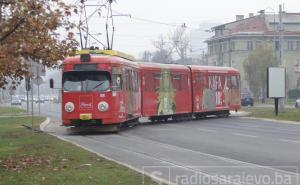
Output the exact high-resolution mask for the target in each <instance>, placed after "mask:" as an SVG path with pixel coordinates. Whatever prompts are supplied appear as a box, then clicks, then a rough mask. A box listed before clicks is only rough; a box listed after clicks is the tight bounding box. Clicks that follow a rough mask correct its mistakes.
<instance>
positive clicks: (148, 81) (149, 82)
mask: <svg viewBox="0 0 300 185" xmlns="http://www.w3.org/2000/svg"><path fill="white" fill-rule="evenodd" d="M154 89H155V87H154V80H153V76H152V73H145V91H147V92H152V91H154Z"/></svg>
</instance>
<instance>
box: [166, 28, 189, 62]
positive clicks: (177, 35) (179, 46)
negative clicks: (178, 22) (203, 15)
mask: <svg viewBox="0 0 300 185" xmlns="http://www.w3.org/2000/svg"><path fill="white" fill-rule="evenodd" d="M169 39H170V42H171V43H172V47H173V48H174V49H175V52H176V54H177V55H178V56H179V57H180V60H185V59H186V58H187V52H188V50H189V44H190V39H189V36H188V35H187V32H186V26H185V25H183V26H180V27H177V28H176V29H175V30H174V32H173V33H171V34H170V35H169Z"/></svg>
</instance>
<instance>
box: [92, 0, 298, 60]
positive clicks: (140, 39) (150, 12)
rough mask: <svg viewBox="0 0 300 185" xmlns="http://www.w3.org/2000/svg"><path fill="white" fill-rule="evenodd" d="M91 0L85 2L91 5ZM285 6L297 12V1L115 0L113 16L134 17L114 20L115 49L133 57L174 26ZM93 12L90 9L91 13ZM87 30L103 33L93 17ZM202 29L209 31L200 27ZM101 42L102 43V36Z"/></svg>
mask: <svg viewBox="0 0 300 185" xmlns="http://www.w3.org/2000/svg"><path fill="white" fill-rule="evenodd" d="M93 2H95V0H90V1H88V3H93ZM281 3H284V4H285V10H286V11H287V12H300V1H299V0H247V1H245V0H206V1H203V0H186V1H179V0H148V1H147V0H117V3H114V4H113V10H115V11H116V12H115V14H116V13H118V12H120V13H124V14H131V15H132V17H133V18H129V17H116V18H115V19H114V21H115V26H116V35H115V42H114V49H117V50H120V51H123V52H127V53H130V54H132V55H134V56H138V54H139V53H140V52H142V51H144V50H150V51H151V50H153V49H154V48H153V46H152V41H153V40H155V39H156V38H157V37H158V35H160V34H164V35H165V34H167V33H168V32H170V31H171V30H173V29H174V28H175V27H174V26H172V25H181V24H183V23H186V25H187V26H188V27H189V28H199V25H200V24H201V23H210V22H212V23H225V22H231V21H234V20H235V15H237V14H242V15H245V16H246V17H247V16H248V14H249V13H254V14H257V11H259V10H261V9H266V8H268V9H267V12H270V13H272V10H271V9H270V8H273V9H274V10H275V11H276V13H277V12H278V6H279V4H281ZM90 11H92V9H91V10H90ZM134 18H142V19H147V20H153V21H157V22H163V23H168V24H171V25H164V24H156V23H151V22H145V21H140V20H136V19H134ZM90 27H92V31H93V32H94V33H98V32H101V33H104V30H103V28H104V22H103V20H100V19H96V18H93V19H92V20H91V21H90ZM201 29H210V28H209V27H208V28H201ZM101 40H103V41H104V40H105V38H104V37H103V36H102V37H101Z"/></svg>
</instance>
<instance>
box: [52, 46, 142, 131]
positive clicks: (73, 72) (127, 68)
mask: <svg viewBox="0 0 300 185" xmlns="http://www.w3.org/2000/svg"><path fill="white" fill-rule="evenodd" d="M78 54H79V55H77V56H75V57H68V58H66V59H65V61H64V62H63V65H62V67H63V76H62V124H63V125H64V126H86V125H110V126H113V127H116V128H117V129H118V126H119V125H120V124H121V123H125V122H128V121H136V120H137V119H138V118H139V117H140V116H141V110H140V107H141V98H140V97H141V90H140V80H139V72H138V70H139V68H138V64H137V63H135V62H132V60H133V59H132V58H131V57H130V56H128V55H126V54H123V53H120V52H116V51H111V50H106V51H105V50H104V51H98V50H97V51H96V50H83V51H80V52H79V53H78ZM52 86H53V85H52Z"/></svg>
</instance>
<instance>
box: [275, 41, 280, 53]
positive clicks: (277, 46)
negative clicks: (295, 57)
mask: <svg viewBox="0 0 300 185" xmlns="http://www.w3.org/2000/svg"><path fill="white" fill-rule="evenodd" d="M279 49H280V43H279V41H276V42H275V50H276V51H279Z"/></svg>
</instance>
